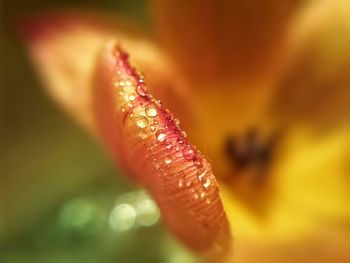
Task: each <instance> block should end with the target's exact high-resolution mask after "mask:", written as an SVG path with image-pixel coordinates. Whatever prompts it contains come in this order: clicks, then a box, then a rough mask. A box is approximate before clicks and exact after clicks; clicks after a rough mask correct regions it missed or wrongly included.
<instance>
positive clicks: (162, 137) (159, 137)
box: [156, 129, 167, 142]
mask: <svg viewBox="0 0 350 263" xmlns="http://www.w3.org/2000/svg"><path fill="white" fill-rule="evenodd" d="M166 137H167V135H166V132H165V130H163V129H161V130H158V131H157V132H156V139H157V141H159V142H164V141H165V140H166Z"/></svg>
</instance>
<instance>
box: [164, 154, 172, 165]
mask: <svg viewBox="0 0 350 263" xmlns="http://www.w3.org/2000/svg"><path fill="white" fill-rule="evenodd" d="M164 162H165V164H166V165H170V164H171V162H172V160H171V158H170V157H169V156H168V157H165V159H164Z"/></svg>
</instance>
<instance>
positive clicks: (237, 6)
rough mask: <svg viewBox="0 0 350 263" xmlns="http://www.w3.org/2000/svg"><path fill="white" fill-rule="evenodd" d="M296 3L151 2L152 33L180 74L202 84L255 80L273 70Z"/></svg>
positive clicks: (240, 0)
mask: <svg viewBox="0 0 350 263" xmlns="http://www.w3.org/2000/svg"><path fill="white" fill-rule="evenodd" d="M297 2H298V1H293V0H282V1H280V0H268V1H244V0H235V1H210V0H205V1H172V0H165V1H164V0H154V1H153V3H154V14H155V19H156V30H157V32H158V33H159V35H160V37H161V39H162V40H163V42H164V44H165V45H166V46H167V48H168V49H169V51H170V54H171V55H172V57H173V59H174V60H175V61H176V62H177V63H178V64H179V66H180V67H181V68H182V69H183V73H184V74H186V76H187V77H188V79H190V80H193V83H192V84H197V85H198V81H200V83H201V85H200V87H201V88H203V86H207V87H208V86H209V85H208V84H207V82H208V81H209V82H210V85H211V88H212V87H213V86H214V85H216V86H218V85H220V84H222V82H223V80H226V81H227V80H230V81H232V80H233V81H235V82H237V81H238V82H239V81H241V80H242V79H243V80H250V81H253V80H255V81H257V79H259V78H260V77H261V76H262V75H265V74H267V73H269V74H270V73H272V71H275V70H277V69H278V65H279V63H280V62H281V60H282V59H283V56H282V54H281V53H282V52H281V51H282V50H283V48H284V44H285V43H284V42H285V33H286V29H287V26H288V24H289V21H290V18H291V15H292V14H293V11H294V10H295V9H296V7H297V6H298V4H297ZM213 82H215V83H213ZM218 82H219V83H218ZM225 83H227V82H225ZM222 86H223V85H220V87H222Z"/></svg>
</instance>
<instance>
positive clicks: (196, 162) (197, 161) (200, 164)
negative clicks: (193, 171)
mask: <svg viewBox="0 0 350 263" xmlns="http://www.w3.org/2000/svg"><path fill="white" fill-rule="evenodd" d="M193 163H194V165H195V166H197V167H203V158H202V157H201V156H200V155H197V156H196V158H195V159H194V161H193Z"/></svg>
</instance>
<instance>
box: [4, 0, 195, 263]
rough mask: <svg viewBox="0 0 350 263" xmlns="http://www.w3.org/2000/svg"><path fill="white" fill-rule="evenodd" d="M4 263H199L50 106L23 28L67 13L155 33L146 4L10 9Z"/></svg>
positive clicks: (36, 4)
mask: <svg viewBox="0 0 350 263" xmlns="http://www.w3.org/2000/svg"><path fill="white" fill-rule="evenodd" d="M1 5H2V6H1V13H2V14H1V20H2V23H1V26H2V30H1V41H0V44H1V53H2V54H1V62H2V63H1V69H0V72H1V79H0V83H1V98H2V104H1V106H2V110H3V111H2V113H3V114H2V125H1V136H2V139H1V143H2V145H1V149H2V153H3V154H2V158H1V176H0V262H1V263H5V262H6V263H17V262H18V263H19V262H26V263H27V262H28V263H30V262H35V263H37V262H38V263H39V262H48V263H51V262H57V263H61V262H65V263H66V262H169V263H173V262H181V263H186V262H197V261H198V259H197V258H196V257H195V256H194V255H192V254H191V253H190V252H188V251H187V250H185V248H183V247H182V246H181V245H180V244H179V243H178V242H177V241H175V240H174V239H173V238H172V237H171V236H170V235H169V233H167V232H166V230H165V229H164V227H163V226H162V224H161V218H159V211H158V208H157V207H156V206H155V204H154V202H153V201H152V200H151V199H150V197H149V196H148V195H147V194H146V193H145V192H144V191H143V190H141V189H137V188H135V186H134V185H133V184H132V183H131V182H129V181H127V180H126V179H124V178H123V176H122V175H121V174H120V172H119V171H117V170H116V168H115V167H114V166H113V164H112V162H111V160H109V158H108V156H106V154H105V153H104V151H103V149H102V147H101V145H99V144H98V143H97V142H95V141H94V140H93V139H92V138H91V137H89V135H88V134H86V133H85V132H84V131H83V130H82V129H81V128H80V127H78V126H77V125H76V124H75V123H74V122H73V121H72V120H71V119H69V118H67V117H66V116H65V115H64V114H63V113H62V112H61V111H60V110H59V109H58V108H56V106H55V105H54V104H53V103H52V102H51V101H50V99H49V98H48V97H47V96H46V94H45V92H44V91H43V89H42V87H41V84H40V82H39V81H38V79H37V78H36V74H35V72H34V69H33V67H32V66H31V64H30V61H29V59H28V57H27V55H26V52H25V49H24V48H23V43H21V41H20V40H19V38H18V36H17V35H16V33H15V30H14V24H15V21H16V20H17V19H19V18H20V17H23V16H29V15H34V14H36V13H40V12H45V11H47V10H58V9H62V8H63V9H65V8H74V9H82V8H83V9H93V10H96V11H98V10H102V11H104V10H108V11H109V12H114V13H115V14H116V15H118V16H120V15H121V16H125V17H127V18H129V19H132V20H134V22H136V23H139V24H140V26H141V27H143V28H144V30H147V31H152V23H151V20H150V17H149V14H148V10H147V4H146V3H145V2H144V1H142V0H132V1H120V0H113V1H99V0H88V1H86V0H74V1H72V0H55V1H44V0H32V1H25V0H7V1H5V2H4V1H2V2H1Z"/></svg>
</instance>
